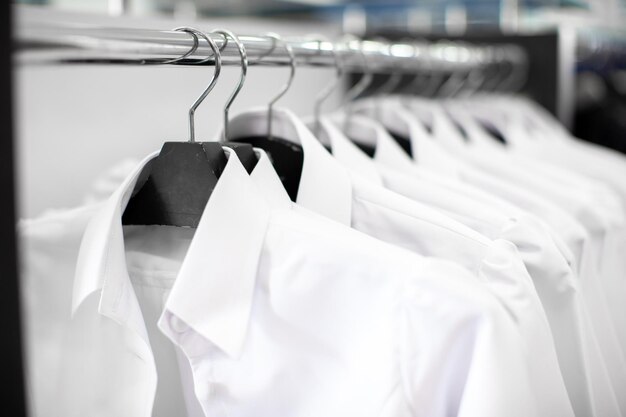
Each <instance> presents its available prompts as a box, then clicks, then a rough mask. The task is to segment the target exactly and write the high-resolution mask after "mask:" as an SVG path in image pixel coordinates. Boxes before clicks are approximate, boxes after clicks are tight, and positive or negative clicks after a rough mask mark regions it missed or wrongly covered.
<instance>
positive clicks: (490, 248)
mask: <svg viewBox="0 0 626 417" xmlns="http://www.w3.org/2000/svg"><path fill="white" fill-rule="evenodd" d="M266 120H267V112H266V110H265V109H262V110H257V111H249V112H245V113H243V114H240V115H238V116H236V117H234V118H233V119H231V121H230V125H229V127H230V130H229V132H230V135H231V138H233V139H235V140H236V139H237V138H238V137H245V136H255V135H259V134H263V132H265V129H266V123H267V122H266ZM272 127H273V129H274V128H275V129H276V130H275V131H274V132H275V133H274V134H275V135H276V136H277V137H281V138H283V139H285V138H289V139H290V140H294V141H298V142H299V144H301V145H302V147H303V154H304V164H303V170H302V179H303V181H301V183H300V186H299V189H298V197H297V202H298V204H301V205H303V206H305V207H307V206H308V208H312V209H314V210H317V211H318V212H320V213H322V214H324V215H326V216H328V217H330V218H333V219H334V220H337V221H340V222H343V223H345V224H347V225H351V226H352V227H353V228H355V229H357V230H360V231H363V232H365V233H367V234H370V235H371V236H374V237H377V238H379V239H382V240H385V241H386V242H390V243H393V244H395V245H398V246H402V247H405V248H408V249H411V250H413V251H415V252H417V253H420V254H425V255H429V256H438V257H444V258H446V259H451V260H454V261H455V262H458V263H461V264H462V265H464V266H465V267H466V268H468V269H470V270H471V271H473V272H474V273H475V274H476V275H477V276H478V279H479V281H477V282H476V284H477V285H486V286H487V287H488V288H490V290H491V291H493V293H494V294H496V295H498V296H499V297H500V298H501V300H502V302H503V303H504V304H505V305H507V306H508V308H510V309H512V310H513V311H515V312H516V317H518V320H519V326H520V331H521V332H522V334H523V336H524V340H525V341H526V343H527V345H528V352H529V355H530V356H531V357H533V358H535V359H534V360H533V361H532V363H531V364H529V368H530V371H531V374H532V375H533V380H534V381H535V382H534V384H535V387H536V390H535V391H536V395H537V397H538V398H539V404H540V407H541V411H540V413H542V414H544V413H545V414H546V415H563V414H568V413H570V414H571V413H572V411H571V405H570V403H569V399H568V397H567V393H566V391H565V388H564V383H563V379H562V376H561V373H560V370H559V366H558V361H557V357H556V353H555V349H554V345H553V340H552V335H551V332H550V329H549V326H548V322H547V320H546V318H545V312H544V311H543V309H542V307H541V304H540V302H539V298H538V297H537V294H536V292H535V289H534V287H533V285H532V281H531V279H530V277H529V276H528V273H527V272H526V270H525V268H524V265H523V263H522V262H521V261H520V260H519V256H518V254H517V250H516V248H515V246H514V245H512V244H511V243H510V242H507V241H504V240H498V241H495V242H491V241H490V240H489V239H485V238H484V237H483V236H481V235H479V234H477V233H475V232H473V231H471V229H468V228H466V227H464V226H463V225H461V224H459V223H457V222H455V221H452V220H451V219H447V218H446V217H445V216H442V215H440V214H439V213H437V212H435V211H433V210H430V209H428V208H427V207H423V206H421V205H419V204H418V203H416V202H413V201H410V200H408V199H405V198H403V197H401V196H399V195H396V194H394V193H391V192H389V191H386V190H384V189H382V188H380V187H376V186H372V185H370V184H369V183H368V182H367V181H366V180H365V179H364V178H363V177H361V176H356V177H353V176H351V175H350V174H349V172H348V171H347V170H346V169H345V168H343V167H342V166H341V165H339V164H338V163H337V162H336V161H335V160H334V159H333V158H332V157H331V155H330V154H328V152H327V151H326V149H324V147H323V146H322V145H321V144H320V143H319V142H318V141H317V140H316V139H315V138H314V137H313V136H312V134H311V132H310V131H309V130H308V129H307V128H306V126H304V124H303V123H302V122H301V121H299V119H297V118H296V117H295V116H294V115H293V114H292V113H290V112H288V111H286V110H276V109H275V110H274V120H273V122H272ZM277 132H280V133H277ZM331 143H332V144H333V145H334V142H333V141H331ZM334 149H335V148H333V151H334ZM320 173H323V174H321V175H320ZM306 178H315V181H304V179H306ZM266 181H271V179H268V180H266ZM259 184H260V185H261V186H262V184H263V182H260V183H259ZM309 202H315V203H314V205H310V206H309ZM494 253H499V255H498V257H499V258H500V259H502V260H504V259H508V260H507V261H506V262H498V268H494V267H493V265H491V261H490V260H489V258H491V257H492V256H493V254H494ZM481 281H482V283H481ZM505 283H506V284H505ZM505 287H506V288H505ZM513 288H515V289H514V290H513ZM520 297H521V298H520ZM521 299H524V300H525V301H523V302H520V301H521ZM531 340H532V342H531ZM548 379H549V380H550V382H547V380H548Z"/></svg>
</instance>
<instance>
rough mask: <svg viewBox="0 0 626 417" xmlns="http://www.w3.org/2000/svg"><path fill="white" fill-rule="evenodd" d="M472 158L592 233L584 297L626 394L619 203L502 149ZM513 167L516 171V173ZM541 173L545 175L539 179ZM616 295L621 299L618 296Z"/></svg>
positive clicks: (515, 133) (576, 178)
mask: <svg viewBox="0 0 626 417" xmlns="http://www.w3.org/2000/svg"><path fill="white" fill-rule="evenodd" d="M462 123H463V124H464V126H467V125H468V124H470V123H473V124H476V120H475V119H472V118H471V117H464V118H463V120H462ZM507 123H508V126H507V128H508V130H505V129H503V125H502V124H500V125H499V127H500V128H501V130H505V133H507V138H509V139H513V138H516V139H513V140H514V141H518V142H519V141H521V139H520V136H523V134H522V133H521V124H520V123H519V120H518V118H509V119H508V120H507ZM475 130H477V129H475ZM468 156H470V160H471V161H472V163H473V164H474V166H475V167H477V168H478V169H480V170H482V171H484V172H486V173H489V174H491V175H492V176H498V177H499V178H504V179H507V180H508V181H509V182H511V183H515V184H518V185H520V186H522V187H524V188H526V189H529V190H531V191H532V192H534V193H536V194H537V195H540V196H541V197H542V198H545V199H546V200H550V201H552V202H553V203H555V204H558V205H559V206H560V207H562V208H564V209H566V210H568V211H569V212H570V213H571V214H572V215H573V216H575V217H576V218H577V219H578V220H579V221H580V222H581V223H582V224H584V225H585V227H586V228H587V229H588V230H589V232H590V235H591V239H590V245H589V247H590V249H589V250H588V256H589V257H588V260H587V262H585V263H584V265H583V270H582V271H581V276H582V277H583V284H582V285H583V292H584V295H585V297H586V299H587V303H588V305H589V307H590V311H591V314H592V317H593V318H594V321H595V322H598V324H597V327H598V329H599V332H601V335H600V337H601V338H603V339H601V344H602V346H603V347H604V348H605V350H606V355H607V356H608V358H610V361H611V364H612V365H613V366H611V367H610V368H609V371H610V372H611V375H612V378H613V381H614V384H615V385H616V389H617V390H618V392H623V391H624V390H626V385H625V384H626V329H624V328H623V326H624V325H625V324H626V318H625V317H626V307H625V306H624V303H623V296H624V295H626V285H624V280H623V276H624V274H626V269H622V268H620V267H619V261H618V259H620V258H622V257H623V256H619V257H617V256H615V255H616V252H617V251H616V250H615V248H614V247H612V244H613V243H614V242H615V240H613V239H611V235H612V234H614V233H615V232H616V231H617V233H619V231H620V230H624V216H623V208H621V207H620V203H619V202H616V201H615V200H618V198H617V197H616V196H615V195H613V193H612V191H611V190H607V189H606V186H604V185H603V184H600V183H597V182H595V183H594V182H592V181H591V180H589V179H585V178H584V177H581V176H580V175H577V174H576V173H561V172H559V171H558V170H557V169H556V168H554V167H545V166H543V167H542V166H541V165H540V164H539V163H537V162H536V161H529V160H521V161H520V159H519V158H517V159H514V158H513V157H511V155H509V154H506V153H505V151H504V150H503V149H502V148H494V149H492V150H491V151H490V152H485V149H482V150H481V151H480V152H474V153H471V154H469V155H468ZM512 166H514V167H516V169H511V167H512ZM538 174H539V175H540V176H537V177H535V175H538ZM615 293H617V294H621V296H617V297H616V296H613V294H615ZM602 333H604V334H605V335H604V336H602ZM617 345H619V346H617ZM621 406H622V412H623V413H626V399H625V400H623V401H622V404H621Z"/></svg>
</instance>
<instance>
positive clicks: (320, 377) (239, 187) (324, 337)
mask: <svg viewBox="0 0 626 417" xmlns="http://www.w3.org/2000/svg"><path fill="white" fill-rule="evenodd" d="M153 156H154V155H151V156H150V157H148V158H147V159H145V160H144V161H143V162H142V163H141V164H140V165H139V166H138V167H137V169H136V170H135V171H134V172H133V173H132V174H131V175H130V176H129V177H128V178H127V179H126V180H125V181H124V183H123V184H122V185H121V186H120V188H119V189H118V190H117V191H116V192H115V193H114V194H113V195H112V196H111V197H110V198H109V199H108V200H107V201H106V202H104V203H102V204H99V205H97V206H95V207H93V206H92V207H85V208H81V209H78V210H76V211H73V212H68V213H63V214H59V215H56V216H53V217H49V218H45V219H40V220H35V221H30V222H27V223H23V224H22V225H21V227H20V232H21V236H22V239H23V241H24V242H26V248H27V251H26V252H25V253H24V257H23V271H24V281H25V285H26V288H28V289H29V291H28V293H27V294H26V302H25V306H26V311H27V312H28V313H27V314H26V327H27V342H28V343H29V345H30V346H32V349H31V350H30V351H29V354H28V359H29V363H30V364H41V363H44V362H45V360H46V359H49V357H48V356H47V354H48V352H50V351H54V353H55V354H58V355H60V357H59V358H57V359H58V360H59V363H60V364H61V365H60V366H59V367H58V368H56V369H52V368H46V369H42V368H39V367H36V366H30V367H29V380H30V381H36V382H37V384H36V386H35V387H34V390H33V394H32V395H33V397H32V398H33V400H34V404H35V405H34V407H33V410H34V414H35V415H46V416H64V417H67V416H85V415H89V416H116V417H117V416H122V415H123V416H130V417H134V416H142V417H144V416H145V417H147V416H151V415H156V416H159V415H168V416H171V415H174V413H175V415H183V414H185V413H186V414H187V415H190V416H198V415H206V416H226V415H228V416H278V415H290V416H305V415H306V416H310V415H316V416H322V415H323V416H342V417H343V416H368V415H371V416H405V415H406V416H429V417H432V416H448V415H458V416H476V417H486V416H493V417H496V416H497V417H500V416H502V415H507V416H520V417H522V416H523V417H527V416H535V415H539V414H538V412H537V410H536V406H537V405H536V402H535V399H534V395H535V394H534V392H533V390H532V387H531V381H530V376H529V375H528V369H527V368H528V363H526V362H527V360H528V358H527V357H526V356H525V352H524V350H523V349H522V348H521V346H522V340H521V338H520V334H519V331H518V330H517V328H516V325H515V320H516V317H515V315H514V313H513V312H511V311H508V310H507V309H505V307H504V306H503V305H502V304H501V303H500V302H499V301H498V300H497V299H495V298H494V297H493V296H492V295H491V294H490V293H489V292H487V291H485V290H484V289H482V288H481V287H478V286H476V285H472V284H471V281H472V277H471V276H467V273H466V272H465V271H464V270H463V269H461V268H458V267H456V266H454V265H452V264H449V263H446V262H442V261H437V260H427V259H424V258H420V257H418V256H417V255H412V254H410V253H408V252H406V251H403V250H399V249H395V248H393V247H390V246H388V245H386V244H384V243H382V242H379V241H376V240H374V239H371V238H368V237H366V236H364V235H362V234H360V233H358V232H355V231H350V230H349V229H347V228H344V227H343V226H341V225H339V224H336V223H334V222H329V221H325V220H323V219H321V218H319V217H318V216H316V215H314V214H312V213H308V214H303V209H298V210H293V209H292V208H291V207H290V204H288V202H287V201H286V199H285V200H283V202H281V201H278V200H268V199H267V198H268V197H269V196H270V195H272V193H269V195H267V196H262V195H261V194H259V192H258V189H257V187H256V185H255V181H254V180H252V179H251V178H250V177H249V176H248V175H247V173H246V172H245V169H244V168H243V167H242V166H241V164H240V163H239V161H238V160H237V158H236V157H233V156H235V155H234V153H232V152H231V153H230V157H229V159H228V163H227V165H226V168H225V170H224V172H223V173H222V175H221V177H220V180H219V182H218V184H217V186H216V188H215V189H214V191H213V193H212V195H211V198H210V200H209V203H208V204H207V207H206V209H205V211H204V213H203V216H202V219H201V221H200V224H199V225H198V228H197V229H196V230H193V229H186V228H176V227H167V226H165V227H163V226H131V227H123V226H122V224H121V215H122V212H123V210H124V208H125V205H126V204H127V202H128V199H129V198H130V195H131V192H132V190H133V188H134V185H135V182H136V180H137V176H138V173H139V172H140V170H141V169H142V167H143V166H144V165H145V164H146V163H147V161H148V160H150V159H151V158H152V157H153ZM262 166H263V165H261V167H262ZM255 171H256V170H255ZM260 172H261V171H260ZM85 228H86V229H85ZM81 238H82V240H81ZM501 261H502V260H501V259H499V258H497V257H496V258H492V259H491V262H492V264H493V268H496V269H497V268H498V267H499V266H500V262H501ZM74 267H75V269H76V273H75V275H74V274H73V272H72V271H73V269H74ZM74 276H75V282H74V283H73V286H74V291H73V302H72V308H71V311H73V318H71V317H70V308H69V307H70V306H69V305H64V304H63V303H64V302H66V301H68V300H67V293H68V292H70V291H71V286H72V278H73V277H74ZM50 287H52V288H54V289H55V290H56V292H59V293H62V294H63V296H62V297H60V298H56V297H48V294H46V293H45V292H44V291H45V290H47V289H49V288H50ZM59 303H61V304H59ZM64 307H65V308H64ZM47 311H59V312H63V313H62V317H55V319H54V320H50V321H49V324H50V326H49V327H47V329H46V330H47V333H45V334H41V333H38V332H37V330H42V327H38V326H37V323H41V320H43V319H44V317H43V316H45V314H46V312H47ZM59 340H62V341H59ZM49 344H53V345H56V344H59V345H60V347H59V348H56V347H55V348H53V349H39V347H42V346H47V345H49ZM157 376H158V378H157ZM533 382H534V381H533ZM165 400H167V401H165ZM185 410H186V411H185ZM553 415H554V414H553Z"/></svg>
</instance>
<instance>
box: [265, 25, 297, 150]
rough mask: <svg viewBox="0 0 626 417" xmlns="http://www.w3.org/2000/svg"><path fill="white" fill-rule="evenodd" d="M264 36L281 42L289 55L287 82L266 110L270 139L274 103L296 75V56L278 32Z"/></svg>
mask: <svg viewBox="0 0 626 417" xmlns="http://www.w3.org/2000/svg"><path fill="white" fill-rule="evenodd" d="M265 36H267V37H268V38H272V39H273V40H274V41H276V42H281V43H282V44H283V46H284V47H285V50H286V51H287V54H288V55H289V67H290V71H289V78H288V79H287V83H286V84H285V85H284V86H283V88H282V89H281V90H280V92H279V93H278V94H277V95H276V97H274V98H273V99H272V100H271V101H270V103H269V105H268V112H267V137H268V139H272V119H273V117H272V116H273V112H274V104H276V102H277V101H278V100H280V99H281V98H282V97H283V96H284V95H285V94H286V93H287V91H289V88H291V84H292V83H293V79H294V77H295V75H296V56H295V55H294V53H293V49H292V48H291V45H290V44H289V42H285V41H284V40H283V39H282V38H281V37H280V35H279V34H277V33H273V32H269V33H266V34H265Z"/></svg>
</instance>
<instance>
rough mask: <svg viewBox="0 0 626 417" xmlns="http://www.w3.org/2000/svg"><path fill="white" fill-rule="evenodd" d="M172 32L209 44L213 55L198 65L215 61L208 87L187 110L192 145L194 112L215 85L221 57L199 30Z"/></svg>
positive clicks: (217, 49)
mask: <svg viewBox="0 0 626 417" xmlns="http://www.w3.org/2000/svg"><path fill="white" fill-rule="evenodd" d="M174 30H175V31H178V32H187V33H190V34H192V35H193V36H194V38H195V39H196V41H197V40H198V37H201V38H203V39H204V40H206V41H207V43H208V44H209V47H210V48H211V50H212V51H213V55H210V56H208V57H207V58H204V59H203V60H201V61H199V62H198V63H199V64H203V63H205V62H207V61H209V60H210V59H214V60H215V65H214V68H215V69H214V70H213V76H212V77H211V81H210V82H209V85H208V86H207V87H206V88H205V89H204V91H203V92H202V94H200V96H199V97H198V98H197V99H196V101H195V102H194V103H193V104H192V105H191V107H190V108H189V142H191V143H194V142H195V141H196V126H195V114H196V110H197V109H198V106H200V104H202V102H203V101H204V99H205V98H206V97H207V96H208V95H209V93H210V92H211V90H213V87H215V84H217V79H218V78H219V76H220V72H221V70H222V57H221V54H220V53H219V48H218V47H217V45H216V44H215V41H214V40H213V39H211V38H210V37H208V36H207V35H206V34H204V33H202V32H200V31H199V30H197V29H194V28H190V27H178V28H176V29H174ZM183 56H184V55H183ZM187 56H188V55H187ZM181 59H182V58H181Z"/></svg>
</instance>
